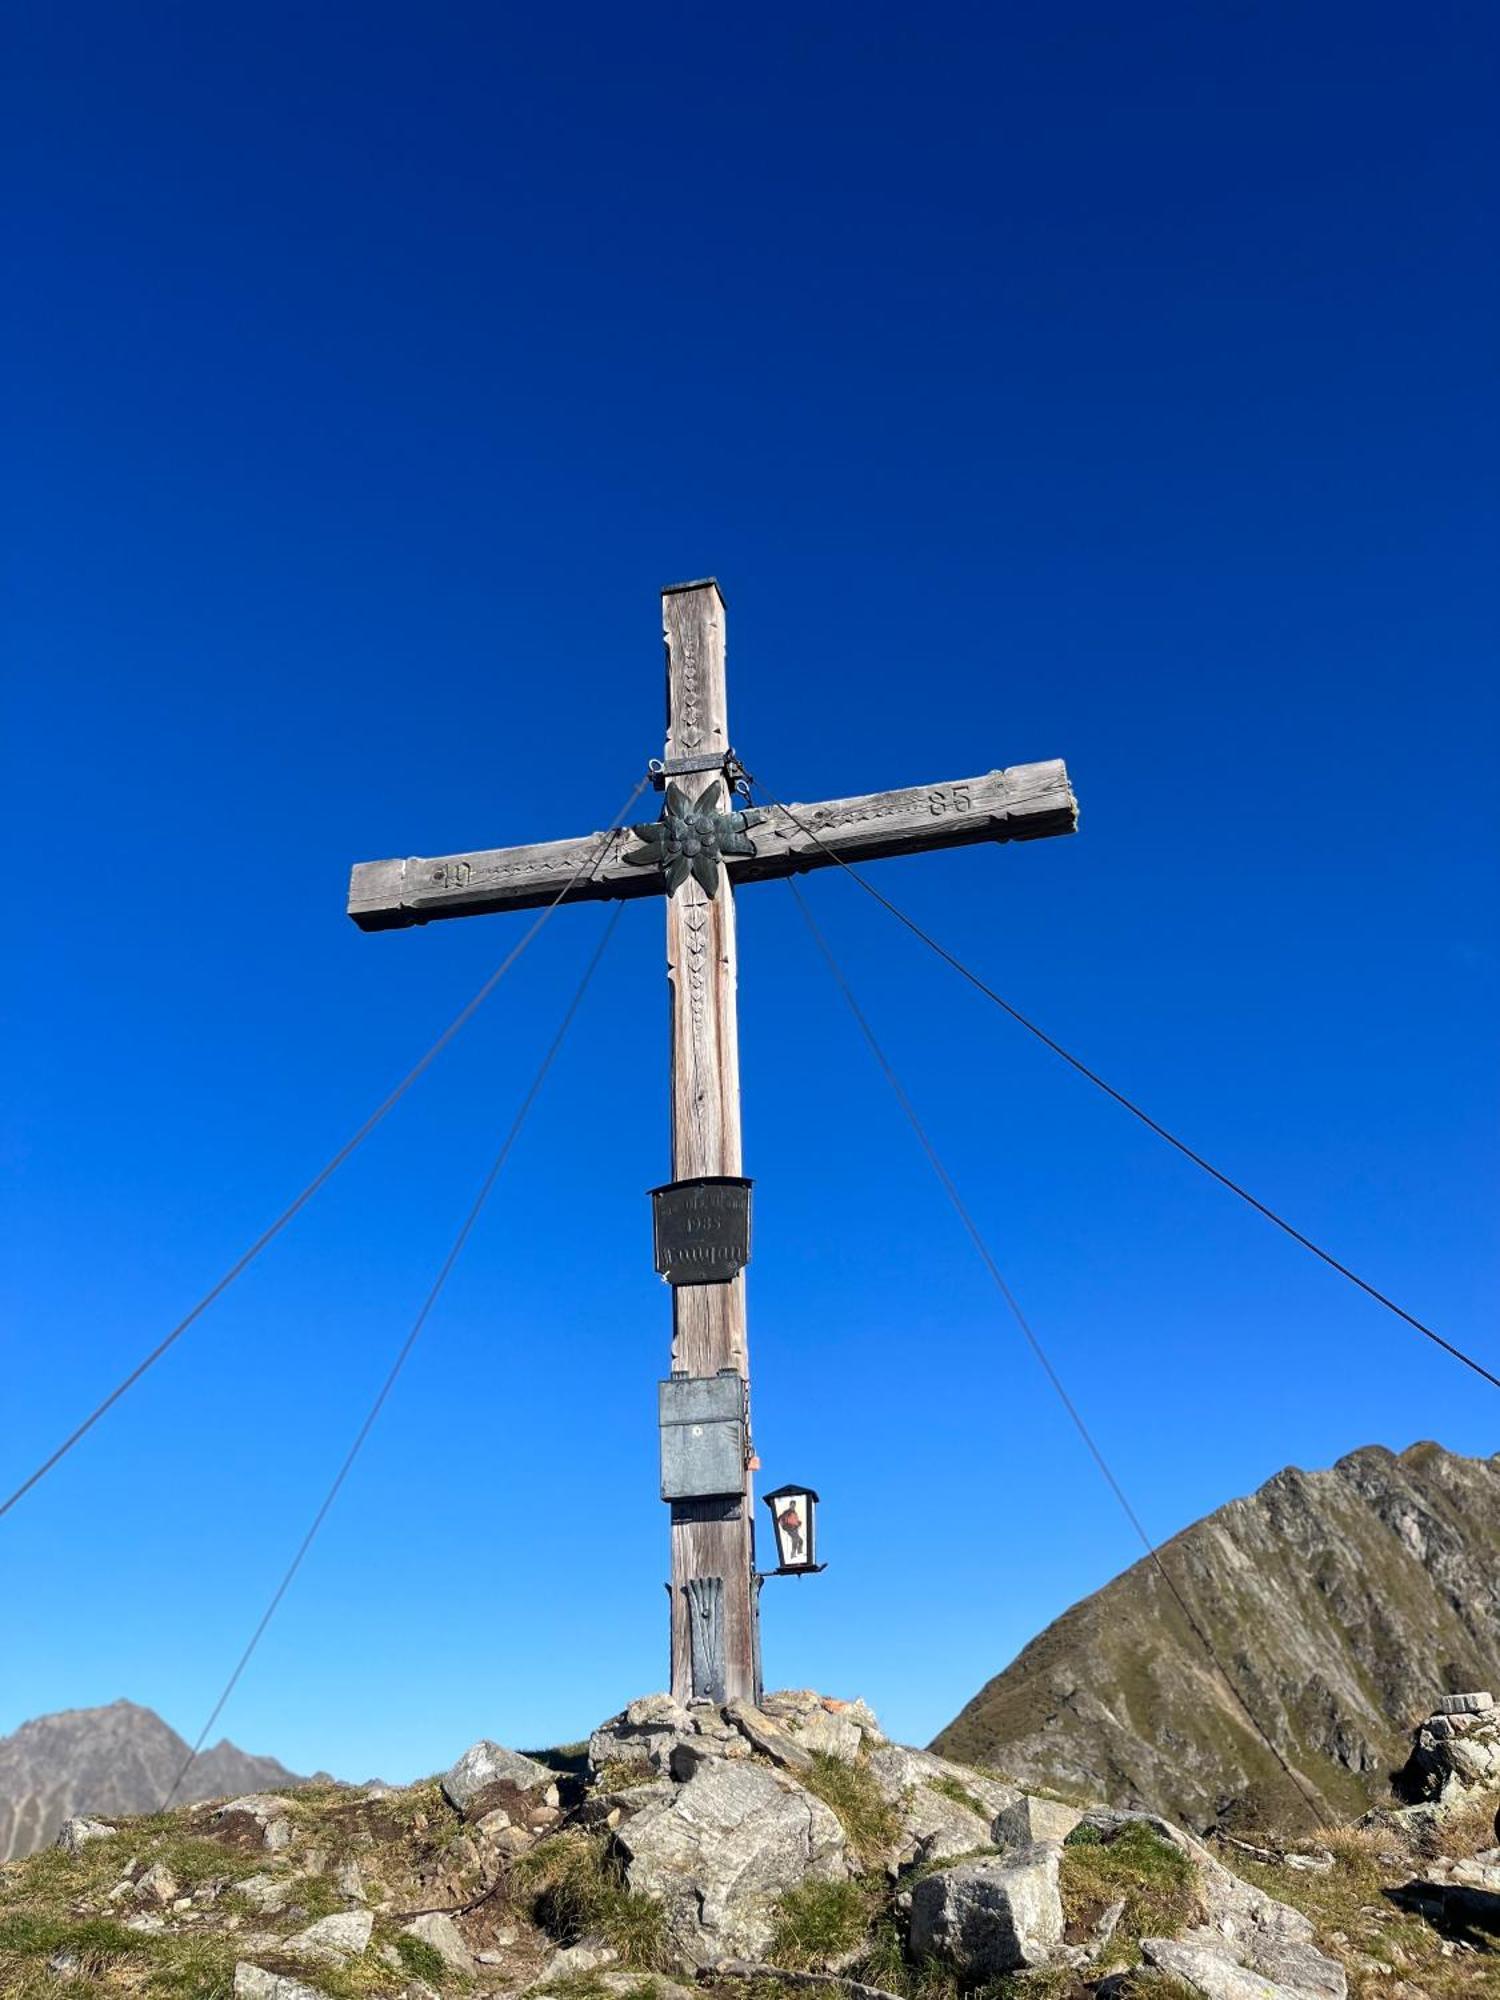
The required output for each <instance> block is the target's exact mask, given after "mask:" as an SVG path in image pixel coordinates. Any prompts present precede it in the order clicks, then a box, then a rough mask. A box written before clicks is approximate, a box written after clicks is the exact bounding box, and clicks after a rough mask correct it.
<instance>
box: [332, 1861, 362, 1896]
mask: <svg viewBox="0 0 1500 2000" xmlns="http://www.w3.org/2000/svg"><path fill="white" fill-rule="evenodd" d="M333 1886H334V1888H335V1889H337V1890H338V1892H339V1894H340V1895H341V1896H347V1897H348V1898H349V1900H350V1902H351V1903H362V1902H363V1901H364V1900H365V1880H364V1877H363V1876H362V1875H361V1874H360V1872H359V1863H358V1862H357V1861H356V1860H355V1858H354V1856H353V1855H352V1854H351V1855H349V1856H347V1857H346V1858H345V1859H344V1860H343V1861H341V1862H340V1863H339V1865H338V1867H337V1868H336V1869H335V1870H334V1874H333Z"/></svg>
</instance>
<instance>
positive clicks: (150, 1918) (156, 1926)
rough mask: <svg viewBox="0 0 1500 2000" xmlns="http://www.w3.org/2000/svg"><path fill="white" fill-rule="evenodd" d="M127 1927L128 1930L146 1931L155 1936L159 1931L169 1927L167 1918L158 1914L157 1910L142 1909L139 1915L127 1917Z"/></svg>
mask: <svg viewBox="0 0 1500 2000" xmlns="http://www.w3.org/2000/svg"><path fill="white" fill-rule="evenodd" d="M125 1928H126V1930H128V1931H145V1932H146V1933H147V1934H148V1935H149V1936H153V1937H154V1936H155V1935H156V1933H157V1932H158V1931H164V1930H165V1929H166V1928H167V1920H166V1918H165V1917H162V1916H158V1915H157V1913H156V1911H155V1910H142V1911H141V1912H140V1914H139V1915H138V1916H134V1917H127V1918H126V1919H125Z"/></svg>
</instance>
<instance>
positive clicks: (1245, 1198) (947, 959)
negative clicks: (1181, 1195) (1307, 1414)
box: [751, 780, 1500, 1389]
mask: <svg viewBox="0 0 1500 2000" xmlns="http://www.w3.org/2000/svg"><path fill="white" fill-rule="evenodd" d="M751 782H752V783H754V780H751ZM762 790H764V787H762ZM766 797H767V799H768V800H769V802H770V804H771V805H773V806H774V807H775V808H776V810H777V812H779V813H781V814H783V815H784V817H785V818H787V819H789V820H790V821H791V823H792V825H793V826H795V827H797V828H798V829H799V831H801V832H802V833H805V834H806V835H807V837H808V838H809V839H810V840H812V841H814V842H816V844H817V845H818V846H819V847H820V848H821V849H822V850H823V852H824V853H825V854H826V855H827V856H828V858H829V860H830V861H836V862H837V863H838V865H839V867H840V868H842V869H843V871H844V873H845V874H846V875H851V876H853V878H854V880H855V881H856V882H857V883H858V884H859V886H860V888H861V889H863V890H864V892H865V894H866V895H867V896H870V897H873V898H874V900H875V901H876V902H877V903H879V905H880V907H881V908H882V909H883V910H888V911H889V912H890V914H891V915H892V916H893V917H894V918H895V919H896V921H897V922H898V923H901V924H904V925H905V926H906V928H907V930H909V931H910V932H911V934H912V936H913V937H915V938H918V939H920V940H921V942H922V943H923V944H925V945H926V946H927V948H928V950H929V951H932V952H935V953H936V954H937V956H938V957H939V958H940V959H942V960H943V961H944V963H945V964H947V965H951V966H952V968H953V970H954V971H955V972H957V973H959V974H960V975H961V976H962V977H963V978H964V979H967V980H968V982H969V984H970V985H971V986H972V987H974V988H975V989H976V991H978V992H980V993H982V994H983V995H984V997H985V998H986V1000H990V1001H992V1002H993V1003H994V1005H995V1006H997V1007H998V1008H1000V1010H1001V1012H1002V1013H1005V1014H1008V1015H1009V1016H1010V1018H1011V1019H1012V1020H1013V1021H1015V1022H1016V1023H1017V1024H1018V1025H1019V1026H1020V1027H1022V1028H1024V1029H1025V1030H1026V1032H1027V1034H1028V1035H1034V1036H1035V1037H1036V1039H1037V1040H1038V1041H1039V1042H1040V1043H1041V1044H1042V1045H1043V1047H1044V1048H1048V1049H1050V1050H1051V1051H1052V1053H1053V1054H1054V1055H1055V1056H1060V1057H1061V1058H1062V1060H1063V1061H1064V1062H1065V1063H1067V1065H1068V1066H1069V1068H1070V1069H1074V1070H1076V1071H1077V1072H1078V1074H1079V1075H1080V1076H1081V1077H1083V1078H1084V1079H1085V1080H1086V1081H1087V1082H1089V1083H1091V1084H1093V1086H1094V1088H1095V1089H1096V1090H1101V1091H1103V1093H1104V1095H1105V1096H1106V1097H1110V1098H1113V1099H1114V1101H1115V1103H1116V1104H1118V1105H1119V1106H1120V1107H1121V1109H1122V1110H1125V1111H1128V1112H1129V1113H1130V1115H1131V1117H1132V1118H1137V1119H1139V1120H1140V1122H1141V1124H1142V1125H1144V1126H1145V1127H1146V1128H1147V1130H1148V1131H1151V1132H1154V1133H1155V1134H1156V1136H1157V1138H1158V1139H1165V1140H1166V1142H1167V1144H1168V1145H1169V1146H1172V1147H1175V1148H1176V1150H1177V1151H1178V1152H1179V1153H1181V1154H1182V1156H1183V1158H1184V1159H1185V1160H1191V1161H1192V1163H1193V1165H1194V1166H1195V1167H1201V1168H1202V1169H1203V1171H1204V1173H1206V1174H1207V1175H1208V1176H1209V1178H1210V1179H1211V1180H1216V1181H1217V1182H1218V1183H1219V1185H1220V1187H1223V1188H1227V1189H1228V1190H1229V1192H1230V1193H1231V1194H1233V1195H1238V1196H1239V1198H1240V1200H1241V1201H1242V1202H1244V1203H1245V1204H1246V1205H1247V1207H1250V1208H1253V1209H1254V1210H1255V1212H1256V1213H1257V1215H1262V1216H1264V1217H1265V1219H1266V1221H1267V1222H1270V1223H1274V1224H1275V1226H1276V1227H1277V1228H1278V1229H1279V1230H1281V1231H1282V1233H1283V1234H1284V1235H1286V1236H1289V1237H1291V1239H1292V1241H1293V1242H1294V1243H1300V1244H1301V1246H1302V1248H1303V1249H1304V1250H1309V1251H1311V1252H1312V1254H1313V1256H1314V1257H1316V1258H1318V1259H1319V1260H1320V1262H1322V1263H1324V1264H1326V1265H1327V1266H1328V1268H1329V1270H1331V1271H1337V1272H1338V1274H1339V1276H1340V1277H1341V1278H1347V1279H1348V1280H1349V1283H1350V1284H1351V1285H1355V1286H1357V1287H1358V1289H1359V1290H1360V1291H1362V1292H1363V1293H1364V1294H1365V1295H1366V1297H1368V1298H1372V1299H1373V1300H1374V1301H1375V1303H1376V1304H1377V1305H1380V1306H1384V1307H1385V1309H1386V1311H1387V1312H1390V1313H1394V1314H1395V1316H1396V1318H1397V1319H1399V1320H1404V1321H1405V1323H1406V1324H1407V1325H1408V1326H1409V1327H1412V1328H1414V1329H1415V1331H1416V1332H1418V1333H1420V1334H1421V1335H1422V1337H1423V1339H1424V1340H1430V1341H1431V1342H1432V1343H1433V1345H1434V1346H1435V1347H1441V1348H1442V1350H1443V1352H1444V1353H1445V1354H1451V1355H1452V1356H1453V1359H1454V1360H1455V1361H1461V1362H1462V1363H1463V1365H1464V1367H1465V1368H1472V1369H1473V1371H1474V1373H1475V1374H1476V1375H1479V1376H1482V1377H1483V1379H1484V1380H1485V1381H1486V1382H1488V1383H1489V1384H1490V1386H1491V1387H1492V1388H1495V1389H1500V1375H1496V1374H1493V1373H1492V1372H1491V1371H1490V1369H1488V1368H1486V1367H1485V1365H1484V1363H1483V1362H1482V1361H1476V1360H1475V1358H1474V1356H1473V1355H1472V1354H1466V1353H1465V1352H1464V1350H1463V1348H1461V1347H1458V1346H1456V1345H1455V1344H1454V1342H1453V1341H1451V1340H1448V1339H1445V1338H1444V1336H1443V1335H1442V1334H1440V1333H1438V1332H1436V1331H1435V1330H1434V1329H1433V1328H1432V1327H1430V1326H1428V1325H1427V1324H1426V1323H1425V1321H1423V1320H1420V1319H1418V1318H1417V1317H1416V1315H1415V1314H1414V1313H1409V1312H1408V1311H1407V1310H1406V1308H1405V1306H1399V1305H1397V1303H1396V1301H1395V1300H1394V1299H1393V1298H1389V1297H1388V1296H1387V1295H1386V1294H1385V1293H1384V1292H1382V1291H1381V1290H1380V1289H1379V1287H1378V1286H1376V1285H1372V1284H1371V1283H1370V1281H1369V1279H1368V1278H1362V1277H1361V1276H1360V1275H1359V1273H1358V1272H1357V1271H1353V1270H1351V1269H1350V1268H1349V1266H1348V1265H1347V1264H1345V1263H1342V1262H1341V1261H1340V1260H1339V1259H1338V1258H1337V1257H1335V1256H1334V1254H1333V1252H1332V1251H1331V1250H1325V1249H1324V1248H1323V1246H1322V1245H1321V1244H1320V1243H1315V1242H1314V1241H1313V1239H1312V1238H1311V1237H1310V1236H1307V1235H1305V1234H1304V1233H1303V1231H1302V1230H1300V1229H1298V1228H1297V1227H1296V1225H1295V1224H1294V1223H1291V1222H1288V1221H1287V1219H1286V1217H1285V1216H1284V1215H1278V1214H1277V1212H1276V1210H1275V1209H1274V1208H1272V1207H1270V1205H1269V1204H1268V1203H1266V1202H1263V1201H1262V1200H1261V1199H1260V1198H1259V1196H1257V1195H1253V1194H1251V1192H1250V1190H1249V1189H1248V1188H1246V1187H1242V1186H1241V1185H1240V1183H1239V1182H1238V1181H1237V1180H1235V1179H1233V1178H1232V1177H1231V1176H1230V1175H1229V1174H1226V1173H1225V1172H1224V1171H1223V1170H1222V1169H1221V1168H1219V1167H1216V1166H1215V1165H1214V1164H1213V1162H1212V1161H1211V1160H1206V1159H1204V1157H1203V1155H1202V1154H1201V1153H1198V1152H1195V1151H1194V1150H1193V1148H1192V1147H1191V1146H1190V1145H1189V1144H1188V1143H1187V1141H1186V1140H1185V1139H1179V1138H1178V1136H1177V1134H1176V1133H1175V1132H1171V1131H1169V1130H1168V1129H1167V1127H1166V1126H1165V1125H1163V1124H1161V1123H1160V1121H1159V1120H1157V1119H1155V1118H1153V1117H1152V1116H1151V1114H1150V1112H1149V1111H1144V1110H1142V1108H1141V1106H1140V1105H1139V1104H1137V1103H1136V1102H1135V1101H1134V1099H1132V1098H1129V1097H1127V1096H1126V1095H1125V1093H1124V1091H1123V1090H1116V1088H1115V1086H1114V1085H1113V1084H1112V1083H1109V1082H1107V1081H1106V1080H1105V1078H1103V1077H1102V1076H1100V1074H1099V1073H1098V1071H1097V1070H1093V1069H1090V1068H1089V1066H1088V1064H1087V1063H1086V1062H1083V1061H1082V1060H1081V1059H1080V1058H1079V1057H1078V1056H1075V1055H1074V1054H1073V1053H1072V1052H1071V1051H1070V1050H1068V1049H1065V1048H1064V1047H1063V1045H1062V1043H1061V1042H1059V1041H1057V1040H1056V1039H1055V1038H1054V1037H1053V1036H1052V1035H1049V1034H1048V1033H1047V1031H1046V1029H1045V1028H1041V1027H1039V1026H1038V1025H1037V1023H1036V1022H1035V1021H1033V1020H1031V1019H1029V1018H1028V1017H1027V1016H1026V1015H1025V1014H1023V1013H1022V1012H1021V1010H1020V1008H1019V1007H1013V1006H1012V1005H1011V1003H1010V1001H1009V1000H1007V999H1005V998H1004V997H1003V995H1001V994H999V993H997V992H996V991H995V989H994V987H993V986H990V985H988V984H987V983H986V981H984V980H983V979H981V978H980V976H979V974H978V973H977V972H975V971H973V970H971V968H970V967H969V966H967V965H965V964H964V962H963V960H962V959H961V958H959V957H958V955H957V954H956V953H955V952H951V951H949V949H948V947H947V946H946V945H943V944H939V943H938V941H937V939H936V938H935V937H933V936H932V934H931V933H930V932H929V931H925V930H924V929H923V928H922V926H921V925H920V924H919V923H918V922H917V921H916V919H915V918H914V917H909V916H908V915H907V914H906V912H905V910H903V909H901V908H900V906H899V905H898V904H896V903H893V902H892V901H891V899H890V897H889V896H885V895H882V894H881V892H880V890H879V889H877V888H876V887H875V885H874V883H873V882H870V881H867V880H866V878H865V877H864V876H863V875H861V874H860V872H859V870H858V869H857V868H855V867H854V866H853V865H852V864H851V863H850V862H848V861H846V860H845V859H844V857H843V855H842V854H839V853H836V852H835V850H834V849H833V848H831V847H830V846H829V845H828V844H827V842H826V841H824V840H823V839H822V838H821V837H820V836H819V835H818V833H817V832H816V831H815V830H814V829H813V828H812V827H810V826H809V825H808V824H807V822H806V820H804V819H801V818H799V817H798V815H797V814H796V813H794V812H793V811H792V809H791V807H790V806H784V805H783V804H782V803H781V801H780V799H777V798H772V797H771V795H770V793H769V792H767V793H766Z"/></svg>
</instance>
